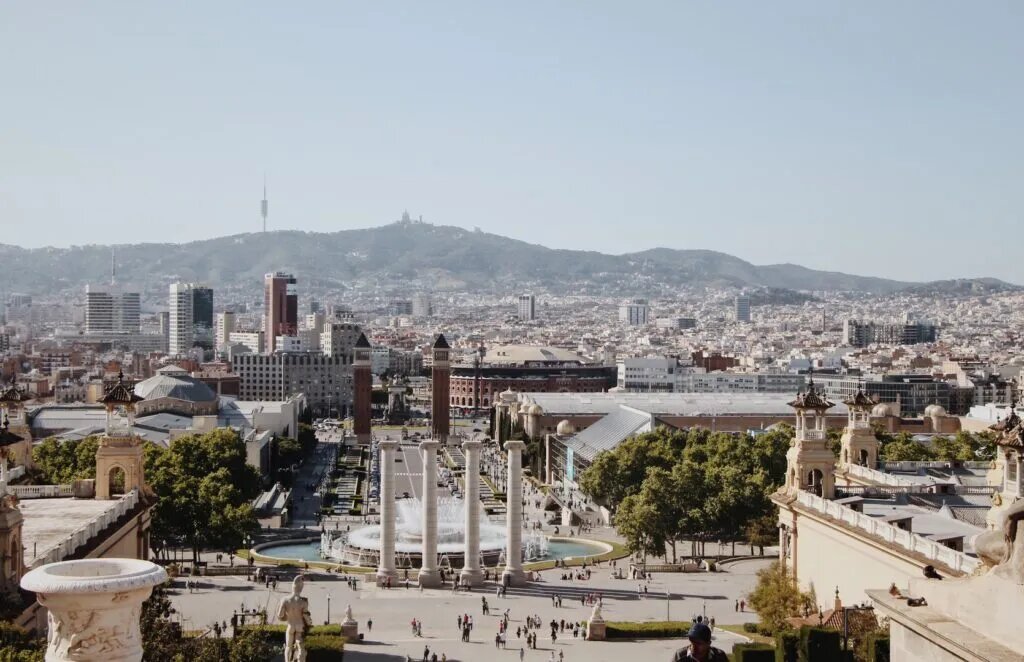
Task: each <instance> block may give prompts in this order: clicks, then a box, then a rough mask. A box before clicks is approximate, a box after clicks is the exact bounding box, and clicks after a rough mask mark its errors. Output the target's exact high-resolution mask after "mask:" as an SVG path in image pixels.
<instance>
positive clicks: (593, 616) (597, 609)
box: [590, 602, 604, 623]
mask: <svg viewBox="0 0 1024 662" xmlns="http://www.w3.org/2000/svg"><path fill="white" fill-rule="evenodd" d="M603 621H604V619H603V618H601V603H599V602H595V603H594V610H593V611H591V612H590V622H591V623H601V622H603Z"/></svg>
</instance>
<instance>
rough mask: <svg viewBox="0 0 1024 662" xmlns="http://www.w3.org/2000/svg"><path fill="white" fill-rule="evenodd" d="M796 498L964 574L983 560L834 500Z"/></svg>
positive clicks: (807, 496)
mask: <svg viewBox="0 0 1024 662" xmlns="http://www.w3.org/2000/svg"><path fill="white" fill-rule="evenodd" d="M797 501H798V502H799V503H800V504H801V505H803V506H806V507H808V508H811V509H813V510H816V511H818V512H820V513H823V514H825V515H828V516H829V517H832V518H834V519H836V520H839V521H841V522H844V523H846V524H849V525H851V526H854V527H856V528H858V529H861V530H863V531H866V532H867V533H870V534H871V535H874V536H878V537H879V538H882V539H883V540H885V541H886V542H887V543H889V544H891V545H895V546H898V547H902V548H903V549H906V550H908V551H911V552H917V553H918V554H921V555H923V556H924V557H925V558H927V559H929V560H932V561H938V562H939V563H942V564H944V565H946V566H947V567H949V568H952V569H953V570H956V571H957V572H960V573H963V574H965V575H966V574H970V573H971V572H973V571H974V570H975V568H977V567H978V565H979V563H980V561H979V560H978V559H977V558H975V557H973V556H968V555H967V554H964V553H963V552H958V551H956V550H955V549H952V548H949V547H946V546H945V545H943V544H941V543H937V542H935V541H933V540H928V539H927V538H923V537H921V536H919V535H916V534H914V533H912V532H910V531H905V530H903V529H901V528H899V527H897V526H894V525H892V524H889V523H888V522H883V521H881V520H879V519H877V518H874V517H871V516H869V515H865V514H863V513H859V512H857V511H856V510H853V509H852V508H848V507H847V506H844V505H842V504H840V503H836V502H835V501H829V500H827V499H822V498H821V497H819V496H816V495H814V494H811V493H810V492H800V493H799V494H798V495H797Z"/></svg>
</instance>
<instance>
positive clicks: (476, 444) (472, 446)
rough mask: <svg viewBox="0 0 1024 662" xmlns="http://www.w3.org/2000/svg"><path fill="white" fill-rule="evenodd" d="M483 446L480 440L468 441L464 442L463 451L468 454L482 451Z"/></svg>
mask: <svg viewBox="0 0 1024 662" xmlns="http://www.w3.org/2000/svg"><path fill="white" fill-rule="evenodd" d="M483 445H484V444H483V442H482V441H480V440H478V439H467V440H465V441H464V442H462V450H464V451H466V452H467V453H468V452H469V451H478V450H480V447H481V446H483Z"/></svg>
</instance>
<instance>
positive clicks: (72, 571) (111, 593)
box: [21, 559, 167, 662]
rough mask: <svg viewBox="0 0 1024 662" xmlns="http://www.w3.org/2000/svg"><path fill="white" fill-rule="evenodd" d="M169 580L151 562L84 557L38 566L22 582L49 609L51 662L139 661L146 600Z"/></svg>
mask: <svg viewBox="0 0 1024 662" xmlns="http://www.w3.org/2000/svg"><path fill="white" fill-rule="evenodd" d="M166 580H167V573H166V572H164V569H163V568H161V567H160V566H158V565H155V564H153V563H150V562H149V561H140V560H136V559H82V560H78V561H62V562H60V563H50V564H48V565H44V566H42V567H40V568H36V569H35V570H32V571H30V572H29V573H27V574H26V575H25V576H24V577H22V579H21V586H22V588H24V589H25V590H28V591H33V592H35V594H36V599H37V600H38V601H39V604H40V605H42V606H44V607H46V608H47V609H48V610H49V617H48V620H49V636H48V643H47V647H46V660H47V662H94V661H101V660H102V661H103V662H136V661H138V660H141V659H142V636H141V634H140V633H139V616H140V614H141V610H142V603H143V601H144V600H145V599H146V598H148V597H149V594H150V593H152V592H153V587H154V586H156V585H157V584H162V583H163V582H164V581H166Z"/></svg>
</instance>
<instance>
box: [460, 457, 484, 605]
mask: <svg viewBox="0 0 1024 662" xmlns="http://www.w3.org/2000/svg"><path fill="white" fill-rule="evenodd" d="M480 446H481V444H480V442H479V441H474V440H471V439H467V440H466V441H464V442H462V450H463V451H465V453H466V497H465V498H466V546H465V551H464V552H463V555H464V557H465V558H464V559H463V561H462V573H461V577H462V583H463V584H468V585H469V586H479V585H480V584H481V582H482V581H483V572H482V571H481V569H480Z"/></svg>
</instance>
